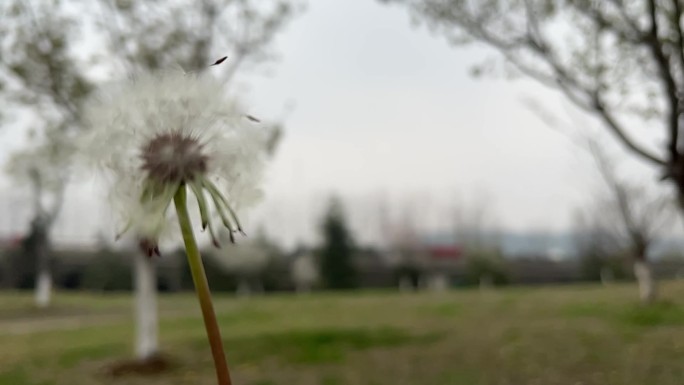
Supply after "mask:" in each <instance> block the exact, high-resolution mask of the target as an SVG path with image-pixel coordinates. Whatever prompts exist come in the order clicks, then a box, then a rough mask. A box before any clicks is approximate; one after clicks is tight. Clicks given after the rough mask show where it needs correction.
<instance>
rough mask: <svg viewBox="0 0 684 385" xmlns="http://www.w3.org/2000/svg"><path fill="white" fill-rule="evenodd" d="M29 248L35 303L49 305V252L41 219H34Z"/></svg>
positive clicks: (50, 282)
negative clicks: (34, 262)
mask: <svg viewBox="0 0 684 385" xmlns="http://www.w3.org/2000/svg"><path fill="white" fill-rule="evenodd" d="M32 232H33V234H31V237H33V239H32V240H31V242H32V243H33V244H32V245H31V248H32V249H33V250H32V251H33V253H34V256H35V261H36V279H35V293H34V296H35V298H34V299H35V303H36V306H37V307H38V308H41V309H44V308H46V307H48V306H50V300H51V299H52V274H51V272H50V253H49V246H50V245H49V239H48V236H47V228H46V226H45V225H44V224H43V223H42V221H40V222H39V221H36V222H35V223H34V224H33V229H32Z"/></svg>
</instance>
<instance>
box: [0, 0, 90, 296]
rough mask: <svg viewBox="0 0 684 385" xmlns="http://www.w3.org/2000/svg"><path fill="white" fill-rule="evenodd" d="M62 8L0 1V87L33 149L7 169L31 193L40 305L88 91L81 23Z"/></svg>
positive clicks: (32, 245)
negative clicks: (26, 126)
mask: <svg viewBox="0 0 684 385" xmlns="http://www.w3.org/2000/svg"><path fill="white" fill-rule="evenodd" d="M63 8H64V7H63V5H62V4H60V3H57V2H55V3H54V4H51V5H50V6H47V5H44V6H36V4H34V3H33V2H30V1H29V2H27V1H16V0H11V1H7V2H3V4H2V5H0V13H2V14H3V15H4V17H3V23H2V25H1V26H0V91H1V92H2V96H3V98H4V99H5V101H6V103H7V104H8V105H13V106H15V107H17V108H18V109H20V110H22V111H24V112H27V113H29V114H30V115H31V121H32V123H31V124H32V127H31V131H30V132H31V134H30V135H29V141H30V142H31V143H30V146H29V147H28V148H27V149H22V150H19V151H17V152H16V153H14V155H13V156H12V157H11V159H10V161H9V163H8V173H9V174H10V175H11V176H13V177H14V179H15V180H16V181H17V182H18V183H24V184H26V185H28V186H29V188H30V189H31V191H32V195H33V202H34V205H33V206H34V212H33V219H32V220H31V227H30V230H29V234H28V240H29V241H30V242H28V245H29V246H30V247H29V248H28V250H27V251H28V252H29V253H31V254H33V255H32V257H33V259H35V260H36V264H37V266H36V272H37V276H36V305H37V306H39V307H45V306H48V305H49V303H50V298H51V292H52V290H51V288H52V279H51V274H50V269H49V266H50V255H51V247H50V232H51V229H52V227H53V225H54V223H55V220H56V218H57V216H58V215H59V212H60V209H61V207H62V201H63V199H64V190H65V188H66V184H67V177H68V169H69V164H70V155H71V153H72V143H73V142H72V138H73V134H74V133H75V131H77V130H78V129H79V128H80V127H81V124H80V119H79V118H80V116H79V105H80V103H81V101H82V100H83V99H84V98H85V97H86V96H87V95H88V93H89V91H90V89H91V88H92V83H91V82H90V80H89V79H88V78H87V77H86V76H85V72H84V71H83V69H84V61H83V60H82V59H81V58H79V57H78V55H77V54H76V52H75V46H76V45H77V44H78V43H79V42H80V40H79V39H78V33H77V29H78V27H79V26H80V24H79V23H78V22H77V20H76V18H75V17H73V16H70V15H69V14H67V13H64V12H61V11H62V10H63ZM5 118H6V119H11V118H12V117H11V116H7V115H5Z"/></svg>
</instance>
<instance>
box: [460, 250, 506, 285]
mask: <svg viewBox="0 0 684 385" xmlns="http://www.w3.org/2000/svg"><path fill="white" fill-rule="evenodd" d="M465 262H466V264H465V277H464V278H465V283H466V284H469V285H479V286H480V288H481V289H485V288H488V287H490V286H494V285H496V286H499V285H505V284H508V283H509V282H510V276H509V273H508V269H507V266H506V260H505V259H504V257H503V255H502V254H501V253H500V252H498V250H496V249H485V248H478V249H471V250H470V251H469V252H468V253H467V254H466V260H465Z"/></svg>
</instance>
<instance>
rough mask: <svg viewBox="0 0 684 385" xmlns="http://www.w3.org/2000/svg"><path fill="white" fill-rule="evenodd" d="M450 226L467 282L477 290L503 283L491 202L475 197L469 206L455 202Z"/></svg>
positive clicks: (497, 234) (487, 198)
mask: <svg viewBox="0 0 684 385" xmlns="http://www.w3.org/2000/svg"><path fill="white" fill-rule="evenodd" d="M452 226H453V234H454V239H455V240H456V242H457V244H458V245H459V246H460V247H461V249H462V250H463V253H464V255H465V259H466V271H467V275H468V277H467V278H468V279H470V280H473V281H477V283H478V284H479V285H480V288H487V287H490V286H492V285H493V284H495V283H497V284H498V283H504V281H505V280H506V276H505V272H504V270H505V269H504V265H505V263H504V260H503V255H502V254H501V248H500V239H499V232H498V230H497V224H496V217H495V215H494V214H493V202H492V199H489V197H488V196H487V195H486V194H478V196H477V199H475V200H473V201H471V202H468V203H466V202H465V201H457V202H456V204H455V205H454V208H453V224H452Z"/></svg>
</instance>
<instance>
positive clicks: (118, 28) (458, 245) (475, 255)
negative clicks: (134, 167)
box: [0, 0, 684, 385]
mask: <svg viewBox="0 0 684 385" xmlns="http://www.w3.org/2000/svg"><path fill="white" fill-rule="evenodd" d="M682 6H684V4H680V2H679V1H677V0H675V1H671V2H670V1H650V2H648V1H646V2H641V1H614V2H601V1H594V2H592V1H570V2H562V1H536V0H527V1H513V0H511V1H508V2H507V1H482V2H479V1H467V0H451V1H444V0H426V1H418V0H415V1H412V0H389V1H372V0H357V1H346V2H342V1H332V0H318V1H315V2H314V1H310V2H308V3H306V2H304V1H299V0H289V1H288V0H272V1H256V0H215V1H210V0H206V1H198V2H191V1H184V0H173V1H149V2H141V1H140V2H136V1H133V0H95V1H77V0H73V1H64V0H63V1H57V0H44V1H43V0H41V1H19V0H3V1H2V3H1V4H0V101H1V102H2V104H0V105H1V106H2V108H1V109H0V140H1V142H0V144H1V145H2V151H1V152H0V162H1V163H2V164H3V170H4V172H3V173H2V174H1V175H0V213H2V214H1V215H0V288H1V289H2V290H0V385H15V384H142V383H145V384H150V383H153V384H157V383H158V384H162V383H173V384H197V383H207V384H209V383H212V381H214V379H213V369H212V366H211V357H210V354H209V349H208V346H207V344H206V337H205V335H204V334H203V333H204V332H203V325H202V322H201V315H200V312H199V309H198V308H197V305H196V303H195V301H194V299H193V298H194V297H193V293H192V289H193V286H192V280H191V277H190V274H189V270H188V268H187V263H186V262H185V256H184V252H183V249H182V245H181V244H180V242H173V241H168V242H165V243H163V244H162V257H160V258H156V259H153V260H150V259H147V257H145V256H143V255H142V254H141V253H140V252H139V251H138V250H137V248H136V245H135V242H134V240H132V239H127V238H125V237H124V238H123V239H122V240H120V241H115V235H116V233H117V232H118V231H119V230H120V228H119V225H118V224H117V222H116V216H115V215H114V214H113V213H112V212H111V210H110V209H109V206H108V201H107V198H106V191H105V189H104V184H103V183H102V182H103V181H102V179H101V178H97V176H94V175H90V174H88V173H86V172H84V171H83V167H82V166H83V165H81V164H79V159H78V156H77V154H75V143H76V142H77V141H78V138H79V136H80V135H82V134H83V132H85V131H86V130H87V129H88V127H87V126H86V125H85V124H84V123H83V121H82V113H81V107H82V105H83V103H84V102H85V101H87V100H88V98H89V97H92V95H94V93H95V92H96V91H97V89H98V88H99V87H102V86H105V85H107V84H108V83H110V82H115V81H119V80H121V79H125V78H126V77H127V76H130V75H131V74H132V73H135V72H136V71H154V70H160V69H166V68H178V67H180V68H182V69H184V70H187V71H200V70H202V71H205V70H206V71H211V74H212V76H216V78H217V79H221V80H223V81H225V82H226V92H228V93H230V94H231V95H232V96H234V97H235V98H237V99H238V100H240V101H241V102H242V103H243V104H244V105H246V106H248V112H249V113H250V114H251V115H253V116H255V117H258V119H259V120H260V121H261V124H262V125H263V126H264V127H265V128H266V129H268V130H270V132H271V133H272V138H273V141H272V144H273V148H272V150H273V151H271V152H270V156H271V159H270V161H269V165H268V169H267V175H266V178H265V180H264V186H263V189H264V192H265V197H264V200H263V202H262V203H261V204H260V205H259V206H258V207H257V208H256V209H254V210H251V211H249V212H245V213H243V217H244V218H243V222H244V223H245V227H246V232H247V234H248V236H247V237H243V238H238V242H237V245H229V244H228V242H224V243H225V244H226V246H225V247H223V248H221V249H213V248H211V247H209V246H210V245H209V242H207V240H206V239H203V238H202V239H201V240H202V241H203V242H204V243H203V244H205V245H206V247H203V255H204V262H205V265H206V268H207V272H208V275H209V282H210V286H211V287H212V290H213V292H214V293H215V295H216V298H215V301H216V307H217V311H218V313H219V319H220V323H221V326H222V330H223V332H224V339H225V346H226V350H227V354H228V358H229V363H230V364H231V367H232V370H233V372H234V377H235V380H234V381H235V383H237V384H249V385H275V384H293V383H297V384H321V385H335V384H340V385H341V384H367V385H382V384H427V385H431V384H434V385H447V384H643V383H653V384H675V383H681V380H680V378H681V375H682V374H683V373H684V364H682V362H684V360H683V358H684V344H682V343H681V341H684V328H683V326H684V307H682V305H683V304H682V301H681V298H682V296H681V294H684V284H682V283H681V282H680V278H681V277H682V276H684V231H683V230H684V229H682V227H681V223H680V218H679V217H680V213H681V210H682V208H681V207H682V205H683V203H682V202H684V157H682V154H681V153H680V151H681V148H680V147H681V145H680V142H681V140H680V139H679V136H678V133H679V131H680V126H681V124H682V122H680V120H681V118H680V114H681V113H682V112H683V111H682V109H684V103H683V100H681V99H682V98H683V97H682V95H684V93H682V92H684V76H682V74H681V72H682V71H681V69H682V68H684V38H683V37H682V36H684V32H682V29H684V27H682V26H681V22H680V20H681V17H682V16H683V15H684V13H682V11H681V8H682ZM673 20H674V21H673ZM225 55H228V59H227V61H226V62H225V63H224V64H222V65H221V66H216V67H211V68H210V69H206V67H207V66H208V65H209V64H211V63H213V62H214V61H215V60H216V59H218V58H220V57H222V56H225Z"/></svg>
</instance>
